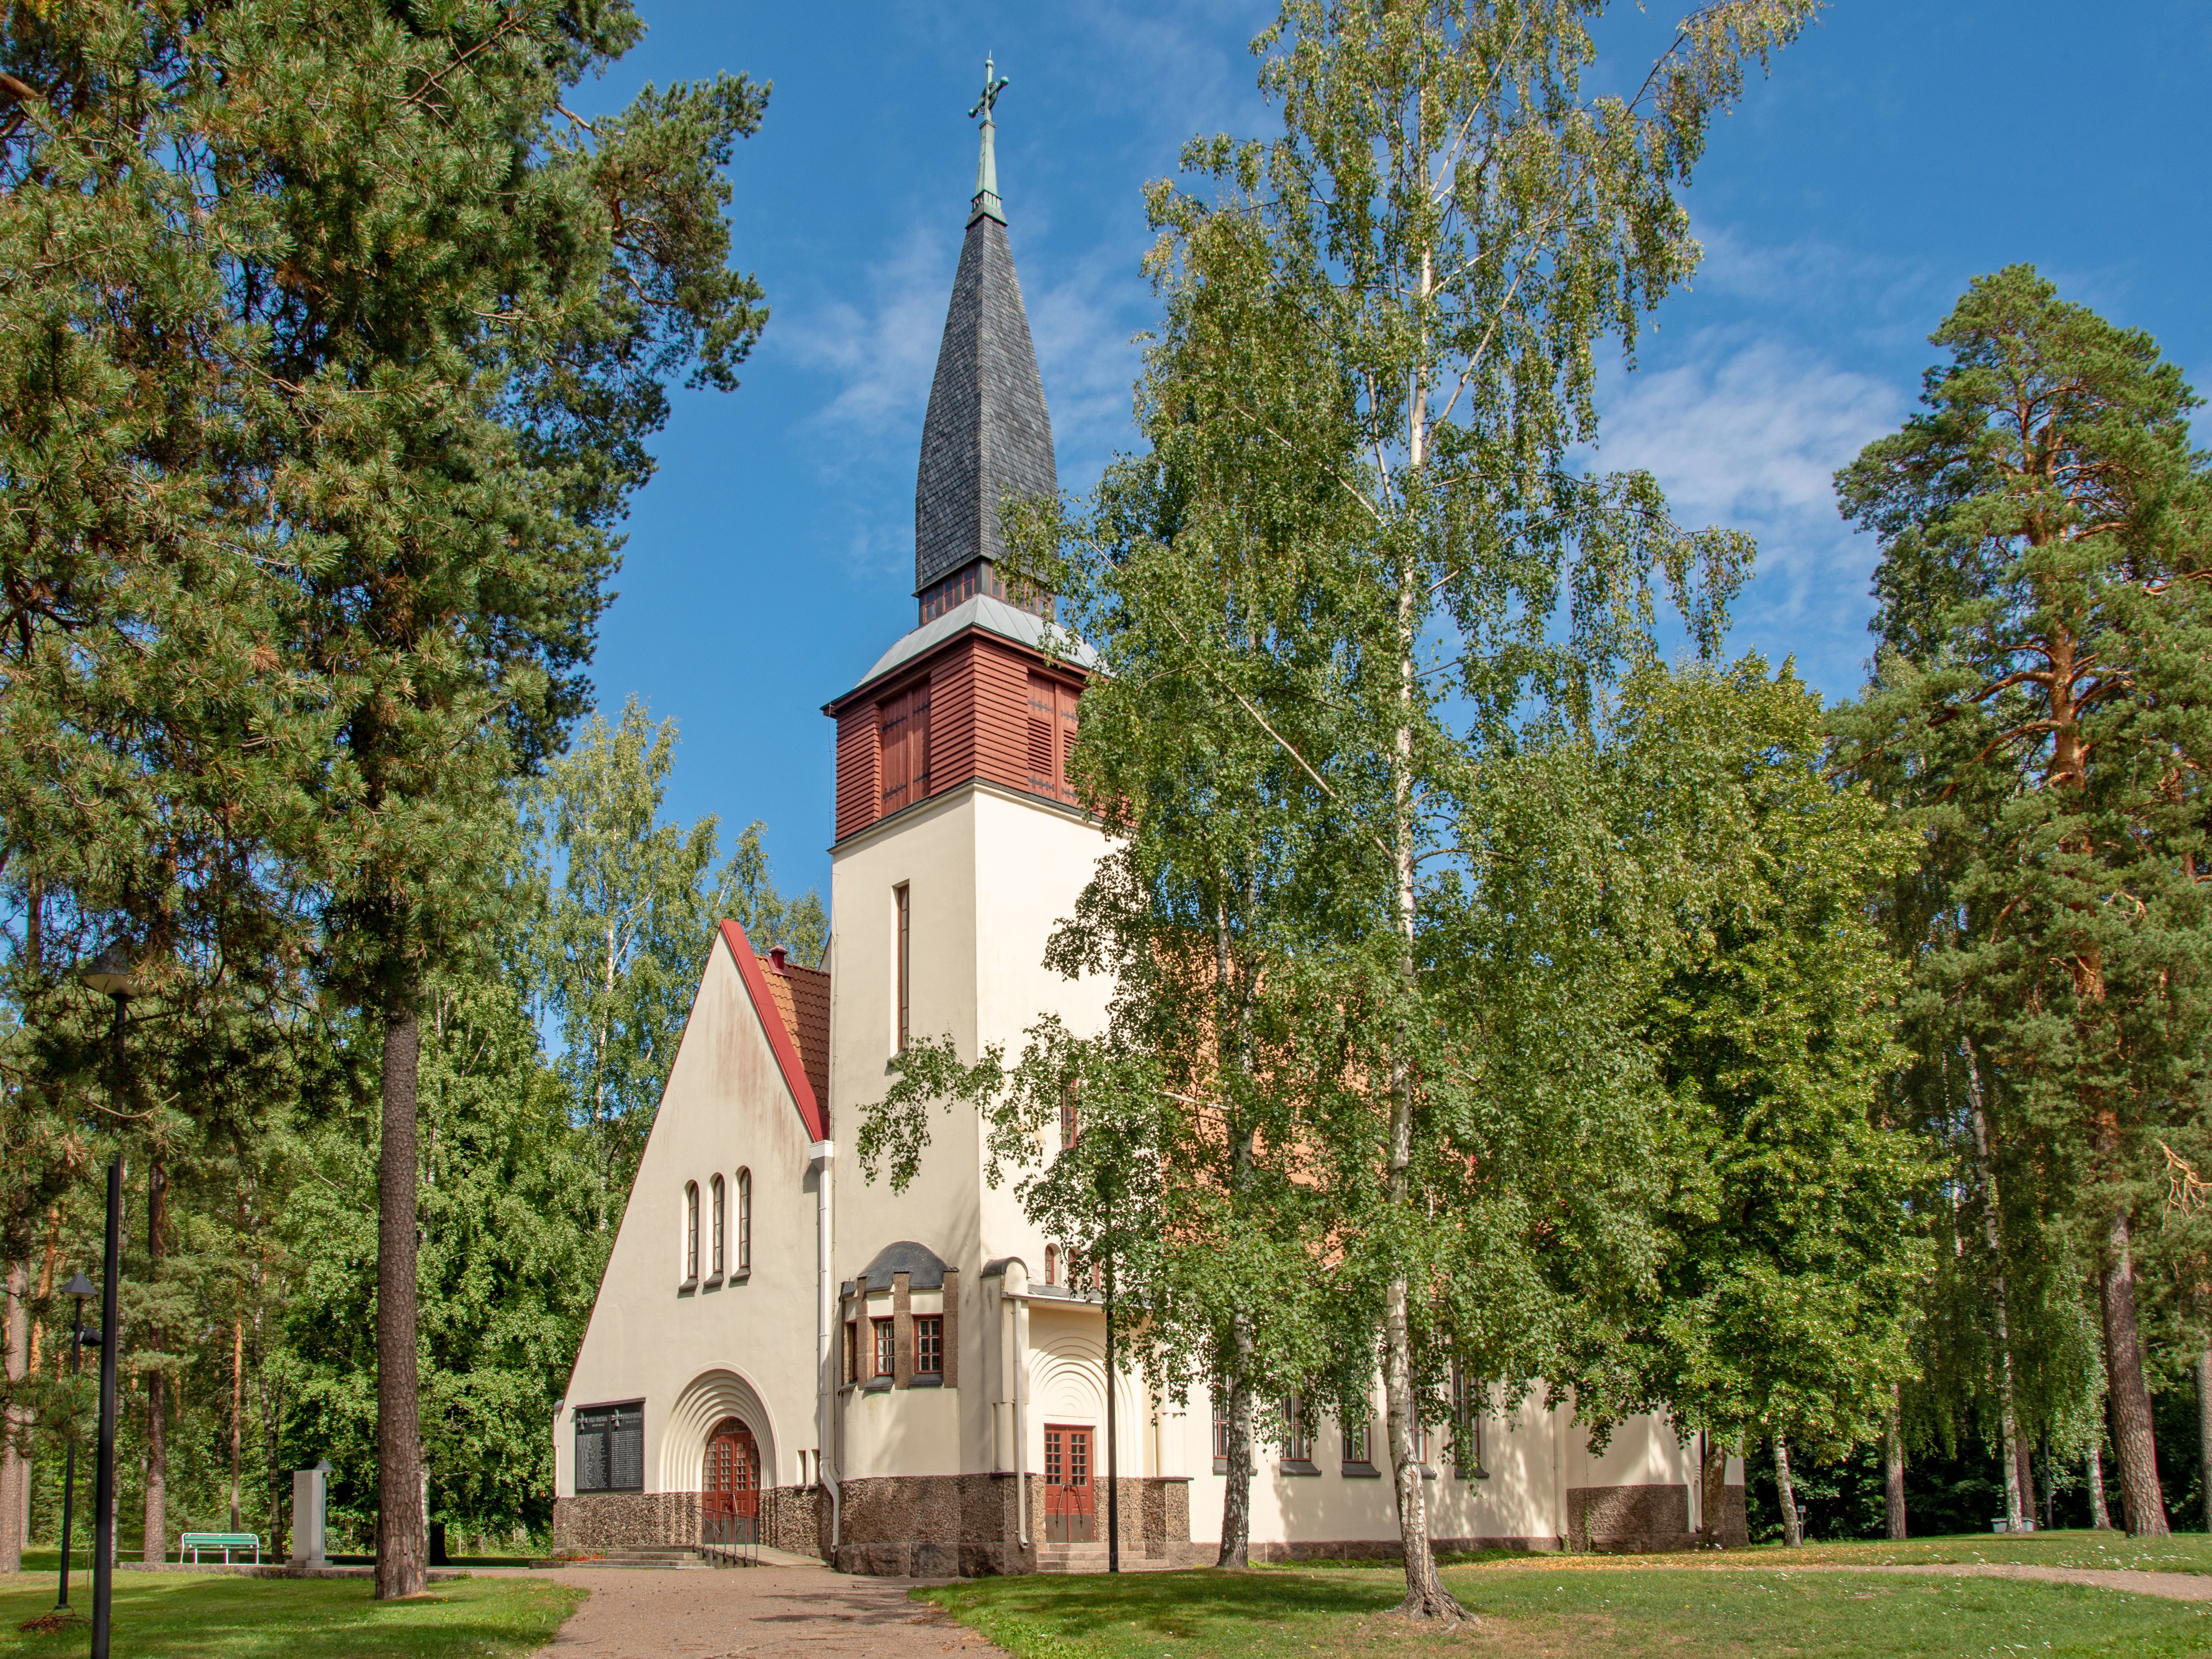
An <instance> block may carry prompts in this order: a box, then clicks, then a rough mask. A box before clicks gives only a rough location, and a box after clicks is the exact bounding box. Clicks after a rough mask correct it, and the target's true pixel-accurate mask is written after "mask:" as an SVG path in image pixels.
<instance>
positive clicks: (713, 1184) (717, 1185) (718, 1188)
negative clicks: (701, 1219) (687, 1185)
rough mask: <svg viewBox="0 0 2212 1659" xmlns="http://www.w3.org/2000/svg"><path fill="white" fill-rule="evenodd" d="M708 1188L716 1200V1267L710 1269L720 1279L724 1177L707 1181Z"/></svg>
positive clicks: (714, 1258) (716, 1177)
mask: <svg viewBox="0 0 2212 1659" xmlns="http://www.w3.org/2000/svg"><path fill="white" fill-rule="evenodd" d="M707 1190H708V1193H709V1194H711V1195H712V1196H713V1199H714V1257H713V1260H714V1267H711V1268H710V1269H709V1270H708V1271H709V1272H711V1273H713V1274H714V1277H715V1278H717V1279H720V1277H721V1276H722V1240H723V1237H724V1236H725V1234H724V1219H723V1200H722V1177H721V1176H719V1175H718V1176H715V1177H714V1179H713V1180H712V1181H709V1182H708V1183H707Z"/></svg>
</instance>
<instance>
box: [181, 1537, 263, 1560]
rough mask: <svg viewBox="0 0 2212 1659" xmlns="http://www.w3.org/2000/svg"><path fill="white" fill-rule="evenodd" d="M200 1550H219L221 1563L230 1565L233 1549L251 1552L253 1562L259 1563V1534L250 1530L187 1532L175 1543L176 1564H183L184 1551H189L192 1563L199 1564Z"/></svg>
mask: <svg viewBox="0 0 2212 1659" xmlns="http://www.w3.org/2000/svg"><path fill="white" fill-rule="evenodd" d="M202 1550H221V1551H222V1564H223V1565H225V1566H228V1565H230V1553H231V1552H232V1551H233V1550H239V1551H241V1552H242V1551H246V1550H252V1552H253V1564H254V1565H256V1566H259V1565H261V1534H258V1533H252V1532H188V1533H186V1534H185V1535H184V1537H183V1538H181V1539H180V1540H179V1541H178V1543H177V1564H178V1565H179V1566H181V1565H184V1559H185V1552H187V1551H190V1552H191V1558H192V1564H193V1565H195V1566H197V1565H199V1559H200V1552H201V1551H202Z"/></svg>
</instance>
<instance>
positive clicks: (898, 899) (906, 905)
mask: <svg viewBox="0 0 2212 1659" xmlns="http://www.w3.org/2000/svg"><path fill="white" fill-rule="evenodd" d="M891 905H892V908H893V910H894V912H895V913H896V914H895V915H894V918H893V926H894V927H895V928H896V932H897V934H898V937H897V939H896V940H895V941H893V946H892V955H893V957H895V959H896V967H895V971H896V975H897V978H898V984H897V985H896V987H895V989H894V995H895V997H896V1005H897V1017H898V1024H897V1027H896V1030H897V1036H898V1047H897V1049H896V1052H897V1053H899V1054H904V1053H905V1052H906V1044H907V1037H908V1033H909V1032H911V1031H912V1030H913V1029H914V1028H913V1026H912V1025H911V1024H909V1022H908V1014H909V1012H910V1008H909V1003H910V1000H911V997H910V987H911V986H912V985H913V983H914V975H913V973H912V969H913V965H914V957H913V940H914V897H913V895H912V894H911V893H910V892H908V890H907V884H905V883H904V882H901V883H900V884H898V885H897V886H896V887H894V888H892V889H891Z"/></svg>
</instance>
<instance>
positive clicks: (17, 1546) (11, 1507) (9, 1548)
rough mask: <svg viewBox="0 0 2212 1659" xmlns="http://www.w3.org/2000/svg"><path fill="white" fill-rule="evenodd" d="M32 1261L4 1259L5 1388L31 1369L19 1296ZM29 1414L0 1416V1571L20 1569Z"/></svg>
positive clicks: (13, 1411)
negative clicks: (24, 1442) (22, 1444)
mask: <svg viewBox="0 0 2212 1659" xmlns="http://www.w3.org/2000/svg"><path fill="white" fill-rule="evenodd" d="M30 1283H31V1264H30V1263H29V1262H27V1261H11V1262H9V1264H8V1310H7V1322H6V1328H7V1350H6V1352H7V1358H6V1361H5V1364H6V1367H7V1376H8V1382H9V1392H10V1394H11V1395H12V1393H13V1392H14V1388H15V1385H16V1384H18V1383H21V1382H22V1381H23V1380H24V1378H26V1377H27V1376H29V1375H30V1373H31V1315H30V1310H29V1309H28V1308H27V1307H26V1306H25V1305H24V1302H23V1295H24V1292H25V1291H27V1290H28V1289H29V1288H30ZM28 1426H29V1419H28V1414H27V1413H25V1412H24V1411H23V1410H22V1408H21V1407H17V1406H10V1407H9V1408H8V1414H7V1417H6V1418H5V1419H4V1420H0V1572H21V1571H22V1570H23V1546H24V1545H25V1544H27V1543H28V1542H29V1539H28V1538H27V1536H26V1535H25V1534H26V1532H27V1523H28V1522H29V1520H30V1516H31V1466H30V1463H29V1462H28V1460H27V1459H26V1458H25V1457H24V1456H23V1454H22V1452H21V1449H20V1448H19V1445H18V1442H19V1441H20V1440H21V1437H22V1434H23V1431H25V1429H27V1427H28Z"/></svg>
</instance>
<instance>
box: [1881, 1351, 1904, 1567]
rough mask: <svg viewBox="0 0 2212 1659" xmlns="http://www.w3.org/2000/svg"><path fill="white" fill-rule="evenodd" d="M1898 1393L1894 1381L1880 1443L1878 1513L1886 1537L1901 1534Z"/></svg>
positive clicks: (1901, 1457) (1901, 1452)
mask: <svg viewBox="0 0 2212 1659" xmlns="http://www.w3.org/2000/svg"><path fill="white" fill-rule="evenodd" d="M1900 1392H1901V1391H1900V1390H1899V1388H1898V1386H1897V1384H1895V1383H1891V1384H1890V1389H1889V1431H1888V1432H1887V1434H1885V1435H1884V1436H1882V1442H1881V1449H1882V1456H1881V1498H1882V1513H1883V1516H1884V1518H1885V1519H1886V1520H1887V1522H1888V1532H1889V1535H1890V1537H1891V1538H1893V1539H1898V1540H1901V1539H1903V1538H1904V1536H1905V1425H1904V1421H1903V1419H1904V1403H1903V1401H1901V1400H1900V1399H1899V1394H1900Z"/></svg>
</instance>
